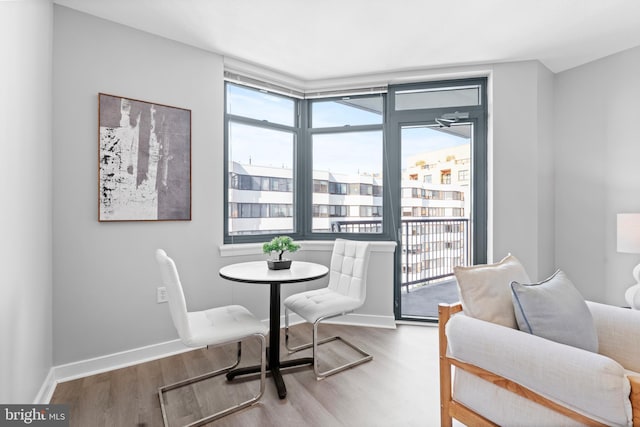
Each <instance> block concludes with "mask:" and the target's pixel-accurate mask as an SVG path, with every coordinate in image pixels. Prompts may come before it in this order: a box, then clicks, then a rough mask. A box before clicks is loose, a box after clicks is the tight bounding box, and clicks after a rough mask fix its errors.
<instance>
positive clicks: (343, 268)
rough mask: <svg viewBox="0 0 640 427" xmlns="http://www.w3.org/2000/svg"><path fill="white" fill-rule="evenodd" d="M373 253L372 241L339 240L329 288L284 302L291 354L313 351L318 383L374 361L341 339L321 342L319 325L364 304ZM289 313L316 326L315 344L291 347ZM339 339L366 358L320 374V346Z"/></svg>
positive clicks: (286, 339) (332, 260) (286, 340)
mask: <svg viewBox="0 0 640 427" xmlns="http://www.w3.org/2000/svg"><path fill="white" fill-rule="evenodd" d="M370 252H371V248H370V244H369V242H360V241H353V240H345V239H336V241H335V244H334V247H333V253H332V255H331V266H330V269H329V284H328V286H327V287H325V288H321V289H316V290H312V291H306V292H301V293H298V294H294V295H291V296H290V297H288V298H286V299H285V300H284V307H285V346H286V348H287V350H289V352H290V353H295V352H297V351H300V350H304V349H307V348H313V371H314V373H315V375H316V378H317V379H318V380H320V379H322V378H325V377H327V376H329V375H333V374H336V373H338V372H341V371H344V370H345V369H348V368H351V367H353V366H356V365H359V364H361V363H364V362H368V361H370V360H371V359H373V356H371V355H369V354H368V353H366V352H365V351H364V350H362V349H361V348H359V347H357V346H355V345H354V344H352V343H350V342H349V341H347V340H345V339H344V338H342V337H340V336H332V337H328V338H323V339H322V340H318V326H319V324H320V322H321V321H323V320H326V319H330V318H332V317H337V316H342V315H344V314H347V313H350V312H352V311H354V310H356V309H358V308H360V307H361V306H362V305H363V304H364V302H365V299H366V288H367V270H368V267H369V254H370ZM289 312H294V313H296V314H298V315H299V316H300V317H302V318H303V319H304V320H305V321H307V322H309V323H311V324H312V325H313V335H312V341H311V343H308V344H302V345H300V346H297V347H290V346H289ZM335 340H340V341H342V342H343V343H345V344H347V345H348V346H349V347H351V348H353V349H354V350H356V351H357V352H358V353H360V354H361V355H362V357H361V358H359V359H357V360H355V361H352V362H349V363H346V364H344V365H341V366H338V367H335V368H332V369H329V370H326V371H320V369H319V367H318V364H319V361H318V346H319V345H322V344H325V343H328V342H331V341H335Z"/></svg>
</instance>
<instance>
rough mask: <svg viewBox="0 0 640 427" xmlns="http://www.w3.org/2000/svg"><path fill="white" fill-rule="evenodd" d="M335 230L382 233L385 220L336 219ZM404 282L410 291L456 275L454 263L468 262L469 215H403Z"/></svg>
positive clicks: (463, 263)
mask: <svg viewBox="0 0 640 427" xmlns="http://www.w3.org/2000/svg"><path fill="white" fill-rule="evenodd" d="M332 228H333V231H334V232H338V233H340V232H342V233H380V232H382V222H381V221H380V220H377V221H376V220H372V221H351V222H350V221H336V222H334V223H332ZM401 232H402V247H401V249H402V273H401V277H402V286H403V287H406V290H407V292H409V291H410V289H412V288H413V287H415V286H421V285H424V284H429V283H435V282H439V281H444V280H447V279H449V278H451V277H452V276H453V267H455V266H457V265H468V263H469V259H470V253H471V251H470V248H469V219H467V218H451V219H445V218H420V219H403V220H402V225H401Z"/></svg>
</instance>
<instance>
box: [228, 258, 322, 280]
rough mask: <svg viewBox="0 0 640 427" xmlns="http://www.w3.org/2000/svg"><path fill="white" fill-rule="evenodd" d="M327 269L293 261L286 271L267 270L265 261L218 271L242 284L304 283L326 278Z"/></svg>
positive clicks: (320, 265)
mask: <svg viewBox="0 0 640 427" xmlns="http://www.w3.org/2000/svg"><path fill="white" fill-rule="evenodd" d="M328 273H329V269H328V268H327V267H326V266H324V265H322V264H316V263H313V262H305V261H293V262H292V263H291V268H289V269H286V270H269V267H268V266H267V261H251V262H241V263H238V264H231V265H227V266H226V267H222V268H221V269H220V276H221V277H223V278H225V279H229V280H233V281H235V282H244V283H294V282H306V281H309V280H315V279H319V278H321V277H324V276H326V275H327V274H328Z"/></svg>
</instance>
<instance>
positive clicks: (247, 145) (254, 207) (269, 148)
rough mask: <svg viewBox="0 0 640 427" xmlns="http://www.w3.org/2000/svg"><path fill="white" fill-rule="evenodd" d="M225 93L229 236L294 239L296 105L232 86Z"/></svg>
mask: <svg viewBox="0 0 640 427" xmlns="http://www.w3.org/2000/svg"><path fill="white" fill-rule="evenodd" d="M226 89H227V90H226V112H227V114H226V116H225V117H226V139H227V141H226V142H227V152H228V158H227V174H228V185H227V193H226V201H227V204H228V206H229V209H228V213H227V218H226V235H228V236H239V235H262V234H276V233H293V232H295V231H296V229H295V216H294V215H295V209H294V192H295V184H294V180H293V177H294V165H295V158H294V152H295V144H296V137H297V129H296V128H295V120H296V111H297V108H296V101H295V100H293V99H290V98H287V97H283V96H279V95H272V94H267V93H263V92H260V91H258V90H255V89H251V88H246V87H242V86H239V85H235V84H231V83H227V85H226ZM264 194H271V195H270V196H269V199H268V202H269V203H264V202H266V201H267V200H264V199H265V198H264V197H263V195H264Z"/></svg>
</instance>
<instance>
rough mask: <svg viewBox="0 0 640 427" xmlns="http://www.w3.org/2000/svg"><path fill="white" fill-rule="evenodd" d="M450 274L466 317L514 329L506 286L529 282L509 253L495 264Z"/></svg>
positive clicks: (518, 263) (515, 259) (509, 296)
mask: <svg viewBox="0 0 640 427" xmlns="http://www.w3.org/2000/svg"><path fill="white" fill-rule="evenodd" d="M453 272H454V274H455V276H456V279H457V281H458V291H459V292H460V302H462V309H463V310H464V313H465V314H466V315H467V316H471V317H474V318H476V319H481V320H486V321H488V322H493V323H497V324H498V325H502V326H507V327H509V328H514V329H515V328H517V326H518V325H517V323H516V317H515V314H514V311H513V303H512V302H511V289H510V287H509V286H510V284H511V282H513V281H517V282H521V283H526V282H529V276H528V275H527V272H526V271H525V269H524V267H523V266H522V264H520V261H518V259H517V258H516V257H514V256H513V255H511V254H509V255H507V256H506V257H505V258H504V259H503V260H502V261H500V262H498V263H495V264H482V265H474V266H470V267H460V266H458V267H454V268H453Z"/></svg>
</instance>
